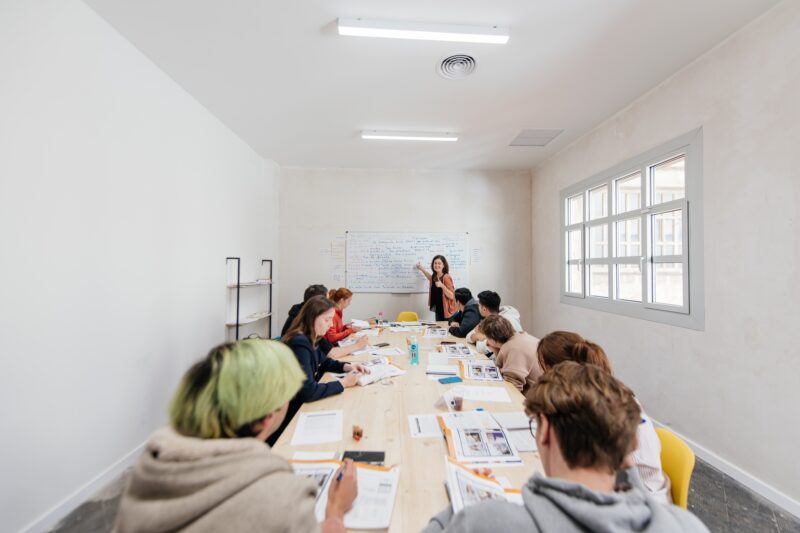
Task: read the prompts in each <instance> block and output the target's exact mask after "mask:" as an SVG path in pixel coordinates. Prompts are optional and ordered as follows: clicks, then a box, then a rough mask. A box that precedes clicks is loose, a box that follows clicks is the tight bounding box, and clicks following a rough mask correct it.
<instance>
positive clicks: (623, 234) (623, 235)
mask: <svg viewBox="0 0 800 533" xmlns="http://www.w3.org/2000/svg"><path fill="white" fill-rule="evenodd" d="M639 225H640V219H638V218H629V219H627V220H620V221H619V222H617V223H616V226H617V252H616V256H617V257H637V256H640V255H642V253H641V250H642V246H641V244H642V238H641V236H640V234H639Z"/></svg>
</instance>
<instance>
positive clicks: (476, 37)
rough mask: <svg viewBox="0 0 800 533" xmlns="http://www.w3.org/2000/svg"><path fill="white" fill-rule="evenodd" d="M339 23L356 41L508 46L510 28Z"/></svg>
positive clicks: (354, 20) (343, 32)
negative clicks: (403, 41) (356, 38)
mask: <svg viewBox="0 0 800 533" xmlns="http://www.w3.org/2000/svg"><path fill="white" fill-rule="evenodd" d="M338 23H339V35H349V36H355V37H384V38H389V39H416V40H423V41H448V42H454V43H483V44H506V43H507V42H508V39H509V28H508V26H462V25H458V24H429V23H426V22H396V21H392V20H369V19H362V18H339V20H338Z"/></svg>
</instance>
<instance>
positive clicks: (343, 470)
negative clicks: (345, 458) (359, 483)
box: [336, 464, 347, 481]
mask: <svg viewBox="0 0 800 533" xmlns="http://www.w3.org/2000/svg"><path fill="white" fill-rule="evenodd" d="M345 470H347V465H346V464H343V465H342V469H341V470H339V475H338V476H336V481H341V480H342V476H343V475H344V472H345Z"/></svg>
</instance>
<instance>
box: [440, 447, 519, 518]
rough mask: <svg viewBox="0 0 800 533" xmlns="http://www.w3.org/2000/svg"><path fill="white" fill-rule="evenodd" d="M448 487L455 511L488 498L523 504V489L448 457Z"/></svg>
mask: <svg viewBox="0 0 800 533" xmlns="http://www.w3.org/2000/svg"><path fill="white" fill-rule="evenodd" d="M447 489H448V491H449V492H450V503H451V504H452V506H453V513H457V512H459V511H461V510H462V509H464V507H469V506H470V505H475V504H476V503H481V502H484V501H488V500H500V501H508V502H511V503H516V504H518V505H523V501H522V491H520V490H519V489H509V488H505V487H503V486H502V485H501V484H500V482H499V481H497V480H496V479H492V478H488V477H486V476H482V475H480V474H476V473H475V472H473V471H472V470H470V469H469V468H468V467H467V466H465V465H462V464H459V463H457V462H455V461H452V460H451V459H447ZM500 525H501V524H498V526H500Z"/></svg>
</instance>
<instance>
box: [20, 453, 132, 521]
mask: <svg viewBox="0 0 800 533" xmlns="http://www.w3.org/2000/svg"><path fill="white" fill-rule="evenodd" d="M145 444H146V442H143V443H141V444H140V445H139V446H137V447H136V448H134V449H133V450H131V451H130V452H128V453H127V454H126V455H125V456H124V457H123V458H122V459H120V460H119V461H117V462H116V463H114V464H113V465H111V466H109V467H108V468H106V469H105V470H104V471H103V472H100V473H99V474H98V475H97V476H95V477H94V478H93V479H91V480H90V481H89V482H88V483H86V484H85V485H83V486H82V487H80V488H79V489H78V490H76V491H75V492H73V493H72V494H70V495H69V496H67V497H66V498H64V499H63V500H62V501H61V502H59V503H58V504H56V505H55V506H54V507H53V508H52V509H50V510H49V511H47V512H46V513H44V514H43V515H42V516H40V517H39V518H37V519H36V520H34V521H33V522H31V523H30V524H28V525H27V526H25V527H24V528H22V529H21V530H20V531H21V532H23V533H42V532H44V531H47V530H49V529H50V528H52V527H53V526H55V525H56V524H58V522H60V521H61V520H62V519H64V517H66V516H67V515H68V514H69V513H71V512H72V511H74V510H75V509H77V508H78V507H79V506H80V505H81V504H82V503H83V502H85V501H86V500H88V499H89V498H91V497H92V496H93V495H95V494H97V493H98V492H100V491H101V490H102V489H103V488H104V487H105V486H107V485H108V484H109V483H111V482H112V481H113V480H114V479H116V478H117V476H119V475H120V474H122V473H123V472H124V471H125V470H126V469H127V468H128V467H130V466H131V465H133V463H134V462H135V461H136V459H138V458H139V455H141V453H142V450H144V446H145Z"/></svg>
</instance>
